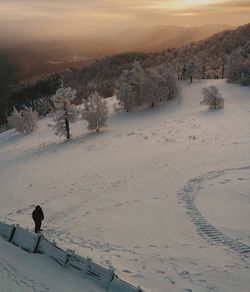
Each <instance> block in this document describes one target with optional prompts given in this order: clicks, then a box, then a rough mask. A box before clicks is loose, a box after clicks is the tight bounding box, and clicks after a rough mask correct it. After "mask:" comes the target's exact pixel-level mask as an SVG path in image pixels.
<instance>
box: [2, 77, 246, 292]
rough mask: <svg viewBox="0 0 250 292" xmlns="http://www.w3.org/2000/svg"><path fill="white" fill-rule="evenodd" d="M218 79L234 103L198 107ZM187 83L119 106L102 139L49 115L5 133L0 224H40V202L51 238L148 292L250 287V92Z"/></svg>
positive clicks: (227, 86)
mask: <svg viewBox="0 0 250 292" xmlns="http://www.w3.org/2000/svg"><path fill="white" fill-rule="evenodd" d="M209 85H216V86H218V87H219V89H220V91H221V93H222V96H223V97H224V98H225V108H224V109H221V110H215V111H209V110H207V108H206V107H205V106H201V105H200V100H201V89H202V87H204V86H209ZM182 86H183V90H182V99H181V100H178V101H171V102H169V103H168V104H166V105H164V106H161V107H155V108H148V109H146V110H141V111H139V110H138V111H133V112H130V113H123V112H120V113H111V114H110V118H109V120H108V128H107V129H106V130H104V131H102V132H100V133H99V134H96V133H90V132H88V131H87V130H86V125H85V124H83V123H82V122H78V123H77V124H75V125H73V126H72V134H73V136H74V139H72V140H71V141H69V142H63V140H62V139H60V138H58V137H55V136H54V135H53V133H52V132H51V130H50V129H49V128H48V126H47V124H48V123H49V121H50V119H49V118H46V119H42V120H40V122H39V125H38V129H37V131H36V132H34V133H32V134H30V135H27V136H25V135H23V134H19V133H16V132H15V131H14V130H11V131H8V132H5V133H2V134H0V186H1V192H0V199H1V204H0V221H6V222H8V223H15V224H17V223H18V224H20V225H22V226H23V227H27V228H33V222H32V218H31V213H32V211H33V209H34V206H35V205H36V204H39V205H41V206H42V208H43V210H44V213H45V221H44V225H43V229H44V233H45V235H46V236H47V237H48V238H49V239H54V240H55V241H56V242H57V243H58V244H59V246H61V247H63V248H70V249H73V250H75V251H77V253H78V254H80V255H83V256H90V257H92V258H93V259H94V260H95V261H97V262H99V263H101V264H103V265H106V266H113V267H114V268H115V269H116V273H117V274H118V275H120V276H122V278H124V279H125V280H128V281H129V282H131V283H133V284H135V285H141V286H142V287H143V288H144V289H145V290H146V291H154V292H166V291H191V289H192V291H230V292H235V291H242V292H247V291H249V286H250V278H249V264H250V224H249V222H250V191H249V189H250V131H249V129H250V89H249V87H242V86H238V85H232V84H227V83H226V82H225V80H210V81H207V80H206V81H195V82H194V83H193V84H189V83H188V82H187V83H184V82H183V83H182ZM109 103H110V108H111V109H112V103H114V98H110V100H109ZM7 248H9V247H7V246H6V244H4V245H2V243H0V250H1V253H0V257H1V258H2V257H3V256H2V254H3V253H4V250H5V249H7ZM2 250H3V252H2ZM16 257H17V259H18V261H22V256H20V257H19V255H17V256H16ZM26 257H27V255H26ZM30 260H31V261H32V260H33V259H30ZM36 260H38V259H36ZM13 261H14V258H13ZM1 263H2V261H1ZM43 264H44V263H43ZM46 264H48V265H47V266H48V269H53V267H51V266H50V265H51V263H47V262H46ZM4 265H5V264H4V262H3V264H1V265H0V276H1V278H2V274H3V275H4V273H3V272H2V270H4V269H5V270H6V268H5V266H4ZM56 269H59V268H58V267H57V268H56V267H55V271H54V272H55V273H57V270H56ZM16 277H18V275H17V276H16ZM32 277H33V274H31V275H30V278H31V279H32ZM69 277H70V276H69ZM34 281H35V279H34ZM65 281H66V279H65ZM0 285H1V284H0ZM0 288H1V286H0ZM42 288H43V287H42V286H41V289H40V288H38V289H37V290H38V291H43V290H42ZM39 289H40V290H39ZM77 289H78V288H77V287H76V288H75V290H74V291H78V290H77ZM93 289H94V288H93ZM14 291H15V290H14ZM51 291H54V290H53V288H51ZM72 291H73V290H72ZM79 291H80V290H79ZM93 291H95V290H93Z"/></svg>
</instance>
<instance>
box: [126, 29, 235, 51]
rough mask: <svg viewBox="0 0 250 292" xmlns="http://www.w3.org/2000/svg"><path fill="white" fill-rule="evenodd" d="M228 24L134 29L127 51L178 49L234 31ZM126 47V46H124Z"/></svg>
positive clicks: (127, 39) (128, 39)
mask: <svg viewBox="0 0 250 292" xmlns="http://www.w3.org/2000/svg"><path fill="white" fill-rule="evenodd" d="M233 28H234V27H233V26H230V25H227V24H207V25H203V26H194V27H182V26H176V25H162V26H155V27H152V28H149V29H146V30H139V31H138V30H136V31H135V33H133V31H132V29H131V31H130V34H129V36H128V37H127V38H126V41H127V42H128V44H127V45H126V46H125V48H126V49H128V50H130V51H131V49H132V50H137V51H144V52H157V51H162V50H164V49H168V48H178V47H180V46H183V45H186V44H188V43H190V42H193V41H199V40H201V39H206V38H208V37H210V36H212V35H213V34H215V33H217V32H221V31H224V30H228V29H233ZM124 45H125V44H124Z"/></svg>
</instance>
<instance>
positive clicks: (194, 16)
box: [0, 0, 250, 38]
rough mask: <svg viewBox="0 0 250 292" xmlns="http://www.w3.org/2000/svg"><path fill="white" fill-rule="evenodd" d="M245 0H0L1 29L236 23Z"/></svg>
mask: <svg viewBox="0 0 250 292" xmlns="http://www.w3.org/2000/svg"><path fill="white" fill-rule="evenodd" d="M248 22H250V0H165V1H164V0H0V33H1V35H2V36H6V37H16V38H18V37H19V38H43V37H47V38H49V37H53V38H54V37H58V38H59V37H62V36H86V35H89V36H90V35H92V36H93V35H105V34H107V33H108V34H113V33H117V32H119V31H123V30H126V29H128V28H131V27H152V26H156V25H180V26H199V25H204V24H208V23H224V24H229V25H234V26H237V25H240V24H244V23H248Z"/></svg>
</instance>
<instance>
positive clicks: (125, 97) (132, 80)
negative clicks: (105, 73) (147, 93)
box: [115, 61, 144, 112]
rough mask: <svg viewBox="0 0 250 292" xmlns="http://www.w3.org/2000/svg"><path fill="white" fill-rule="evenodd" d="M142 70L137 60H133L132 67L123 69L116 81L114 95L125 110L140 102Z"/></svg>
mask: <svg viewBox="0 0 250 292" xmlns="http://www.w3.org/2000/svg"><path fill="white" fill-rule="evenodd" d="M143 76H144V71H143V69H142V68H141V66H140V64H139V62H137V61H135V62H134V64H133V67H132V69H130V70H124V71H123V72H122V74H121V76H120V78H119V79H118V81H117V82H116V86H115V95H116V98H117V99H118V101H119V105H122V106H123V107H124V108H125V109H126V111H127V112H129V111H130V110H131V109H132V108H133V107H134V106H136V105H139V104H141V103H142V95H141V89H142V79H143Z"/></svg>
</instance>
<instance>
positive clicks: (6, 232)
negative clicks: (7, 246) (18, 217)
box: [0, 223, 16, 241]
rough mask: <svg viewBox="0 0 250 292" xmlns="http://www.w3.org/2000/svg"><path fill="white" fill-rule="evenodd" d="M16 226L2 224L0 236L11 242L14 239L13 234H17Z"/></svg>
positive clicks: (0, 224) (0, 225)
mask: <svg viewBox="0 0 250 292" xmlns="http://www.w3.org/2000/svg"><path fill="white" fill-rule="evenodd" d="M15 228H16V227H15V226H14V225H8V224H5V223H0V236H1V237H2V238H4V239H6V240H8V241H10V240H11V239H12V237H13V234H14V232H15Z"/></svg>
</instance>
